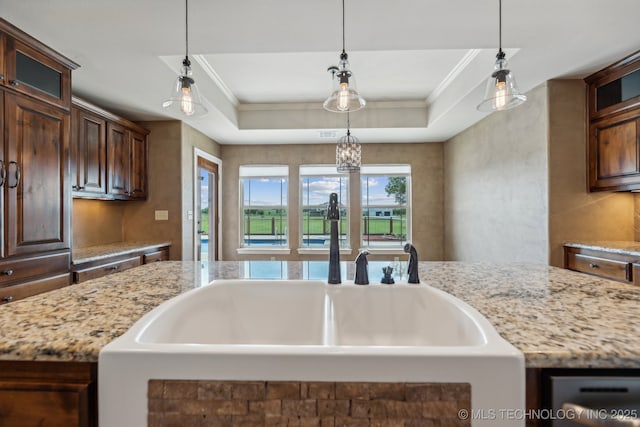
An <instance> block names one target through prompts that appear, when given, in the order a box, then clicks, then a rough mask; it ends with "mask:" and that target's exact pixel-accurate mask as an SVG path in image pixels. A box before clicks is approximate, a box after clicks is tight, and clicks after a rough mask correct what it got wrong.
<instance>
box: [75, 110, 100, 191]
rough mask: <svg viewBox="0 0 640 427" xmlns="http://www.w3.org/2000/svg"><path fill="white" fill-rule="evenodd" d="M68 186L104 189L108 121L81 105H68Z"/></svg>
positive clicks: (91, 189)
mask: <svg viewBox="0 0 640 427" xmlns="http://www.w3.org/2000/svg"><path fill="white" fill-rule="evenodd" d="M71 123H73V127H72V133H71V147H72V150H71V177H72V181H71V183H72V186H71V189H72V190H73V191H74V192H82V193H83V194H94V195H95V196H96V197H100V196H103V195H104V194H105V193H106V191H107V184H106V172H105V168H106V164H107V163H106V158H107V145H106V137H107V130H106V129H107V121H106V120H105V119H104V118H103V117H101V116H99V115H98V114H95V113H92V112H91V111H88V110H85V109H83V108H75V105H74V108H72V109H71Z"/></svg>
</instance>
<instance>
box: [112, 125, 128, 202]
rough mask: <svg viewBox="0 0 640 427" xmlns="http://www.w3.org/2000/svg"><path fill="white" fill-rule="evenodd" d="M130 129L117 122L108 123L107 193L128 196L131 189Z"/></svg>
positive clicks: (118, 196)
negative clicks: (129, 183)
mask: <svg viewBox="0 0 640 427" xmlns="http://www.w3.org/2000/svg"><path fill="white" fill-rule="evenodd" d="M128 132H129V131H128V130H127V129H126V128H125V127H123V126H120V125H118V124H116V123H107V193H109V194H111V195H113V196H116V197H117V198H126V197H127V192H128V191H129V188H128V182H129V164H130V163H129V162H130V156H129V142H128Z"/></svg>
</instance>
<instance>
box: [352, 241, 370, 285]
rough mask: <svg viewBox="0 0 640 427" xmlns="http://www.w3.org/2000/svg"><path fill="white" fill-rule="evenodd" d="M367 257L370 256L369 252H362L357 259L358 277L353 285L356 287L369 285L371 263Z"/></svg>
mask: <svg viewBox="0 0 640 427" xmlns="http://www.w3.org/2000/svg"><path fill="white" fill-rule="evenodd" d="M367 255H369V251H367V250H362V251H360V253H359V254H358V256H357V257H356V259H355V264H356V277H355V278H354V280H353V283H355V284H356V285H368V284H369V270H368V264H369V262H368V261H367Z"/></svg>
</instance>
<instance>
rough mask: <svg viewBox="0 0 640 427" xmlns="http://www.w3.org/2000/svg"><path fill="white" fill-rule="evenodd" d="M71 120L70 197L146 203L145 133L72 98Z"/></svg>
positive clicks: (127, 122) (123, 120) (97, 108)
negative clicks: (71, 187) (71, 195)
mask: <svg viewBox="0 0 640 427" xmlns="http://www.w3.org/2000/svg"><path fill="white" fill-rule="evenodd" d="M71 119H72V123H71V128H72V135H73V136H72V138H71V145H72V147H71V151H72V155H71V159H72V160H71V162H72V163H71V173H72V177H71V179H72V182H73V195H74V197H83V198H99V199H105V198H107V199H117V200H141V199H142V200H143V199H146V197H147V135H148V133H149V132H148V131H147V130H145V129H143V128H141V127H140V126H138V125H136V124H135V123H133V122H130V121H128V120H126V119H123V118H122V117H118V116H116V115H114V114H112V113H110V112H108V111H105V110H103V109H101V108H100V107H97V106H95V105H93V104H90V103H89V102H87V101H84V100H82V99H80V98H76V97H74V98H73V103H72V115H71Z"/></svg>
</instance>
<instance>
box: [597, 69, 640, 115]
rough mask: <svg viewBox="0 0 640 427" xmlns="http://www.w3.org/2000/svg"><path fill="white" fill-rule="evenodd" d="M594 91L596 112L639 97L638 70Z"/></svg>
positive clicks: (639, 71) (639, 73)
mask: <svg viewBox="0 0 640 427" xmlns="http://www.w3.org/2000/svg"><path fill="white" fill-rule="evenodd" d="M596 91H597V93H596V99H597V101H598V102H597V109H598V111H600V110H602V109H603V108H607V107H610V106H612V105H614V104H617V103H619V102H624V101H627V100H629V99H631V98H635V97H636V96H640V70H636V71H634V72H633V73H629V74H627V75H626V76H623V77H621V78H619V79H617V80H614V81H612V82H610V83H607V84H606V85H604V86H600V87H599V88H598V89H596Z"/></svg>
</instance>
